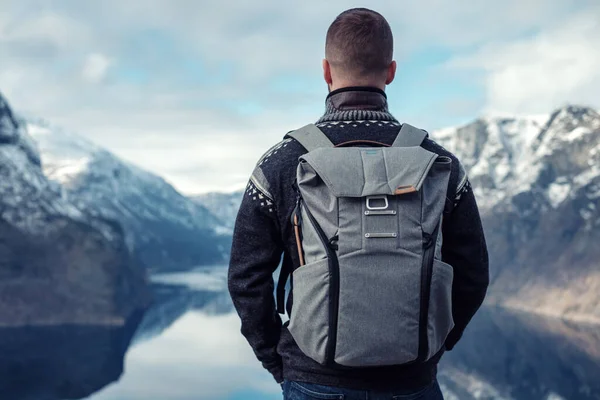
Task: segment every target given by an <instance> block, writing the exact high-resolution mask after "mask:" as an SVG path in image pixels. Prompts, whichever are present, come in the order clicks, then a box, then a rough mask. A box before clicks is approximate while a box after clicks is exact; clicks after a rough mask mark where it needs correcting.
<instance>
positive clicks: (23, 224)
mask: <svg viewBox="0 0 600 400" xmlns="http://www.w3.org/2000/svg"><path fill="white" fill-rule="evenodd" d="M0 176H1V177H2V179H0V293H2V296H0V325H3V326H20V325H25V324H27V325H33V324H46V325H48V324H59V323H88V322H90V321H94V322H95V323H99V324H102V323H115V322H117V321H120V320H122V319H123V318H124V317H125V316H127V315H129V314H130V313H131V312H133V310H134V309H136V308H142V307H145V304H146V303H147V292H146V286H145V279H144V274H143V272H142V270H141V269H140V268H138V266H137V265H136V263H135V262H134V261H133V260H132V258H131V257H130V255H129V252H128V251H127V248H126V245H125V241H124V236H123V232H122V230H121V228H120V226H119V225H118V224H117V223H115V222H113V221H110V220H106V219H103V218H98V217H95V216H92V215H90V214H88V213H87V211H86V210H85V209H80V208H78V207H77V206H76V205H74V204H73V203H71V202H69V201H68V199H66V198H65V197H64V195H63V193H62V191H61V190H60V186H59V185H57V184H55V183H53V182H50V181H49V180H48V179H47V178H46V177H45V176H44V174H43V171H42V168H41V164H40V157H39V154H38V151H37V149H36V147H35V144H34V143H33V141H32V140H31V138H30V137H28V135H27V134H26V132H25V131H24V130H23V128H22V126H21V125H20V124H19V123H18V121H17V120H16V118H15V117H14V114H13V113H12V111H11V109H10V108H9V107H8V104H7V103H6V101H5V100H4V99H3V98H2V96H1V95H0Z"/></svg>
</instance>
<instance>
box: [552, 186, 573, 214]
mask: <svg viewBox="0 0 600 400" xmlns="http://www.w3.org/2000/svg"><path fill="white" fill-rule="evenodd" d="M570 191H571V185H570V184H569V183H556V182H555V183H552V184H551V185H550V186H549V187H548V200H549V201H550V204H551V205H552V208H556V207H558V206H559V205H561V204H562V202H563V201H565V200H566V199H567V197H568V196H569V192H570Z"/></svg>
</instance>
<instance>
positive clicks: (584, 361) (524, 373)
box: [440, 308, 600, 400]
mask: <svg viewBox="0 0 600 400" xmlns="http://www.w3.org/2000/svg"><path fill="white" fill-rule="evenodd" d="M440 371H441V375H442V377H443V379H442V380H443V382H444V383H446V384H447V386H448V388H451V389H452V390H453V391H455V392H456V393H457V394H458V395H457V397H458V398H460V399H463V398H465V399H469V398H472V397H470V396H468V395H467V394H466V393H465V392H471V393H474V392H477V393H479V394H480V397H479V398H483V399H485V398H489V399H495V398H508V399H517V400H521V399H523V400H525V399H527V400H529V399H555V400H558V399H561V398H564V399H576V400H584V399H600V328H599V327H598V326H595V325H586V324H576V323H572V322H567V321H562V320H559V319H554V318H546V317H541V316H536V315H531V314H527V313H518V312H508V311H504V310H500V309H490V308H486V309H483V310H482V311H481V312H480V313H478V314H477V316H476V318H475V319H474V321H473V323H472V324H471V325H470V326H469V328H468V329H467V331H466V332H465V335H464V337H463V339H462V340H461V342H460V344H459V345H458V346H457V348H456V349H455V351H452V352H449V353H448V354H446V356H445V357H444V359H443V362H442V365H441V368H440Z"/></svg>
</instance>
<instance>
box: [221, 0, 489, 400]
mask: <svg viewBox="0 0 600 400" xmlns="http://www.w3.org/2000/svg"><path fill="white" fill-rule="evenodd" d="M325 50H326V58H325V60H323V73H324V74H323V76H324V80H325V82H326V83H327V85H328V87H329V91H330V93H329V95H328V96H327V100H326V112H325V115H323V117H322V118H321V119H319V121H317V127H318V128H319V129H320V130H321V131H323V133H324V134H325V135H326V137H327V139H328V140H327V141H326V142H327V143H329V142H331V143H332V144H333V145H337V144H340V143H342V142H349V141H353V140H370V141H377V142H382V143H384V144H385V145H391V144H392V143H393V142H394V140H395V139H396V137H397V135H398V132H399V131H400V129H401V124H400V123H399V122H398V121H397V120H396V119H395V118H394V117H393V116H392V115H391V114H390V113H389V111H388V106H387V98H386V95H385V92H384V90H383V89H384V88H385V86H386V85H388V84H390V83H391V82H392V81H393V80H394V76H395V73H396V63H395V61H393V58H392V53H393V39H392V33H391V29H390V27H389V24H388V23H387V21H386V20H385V18H383V16H381V15H380V14H378V13H376V12H374V11H371V10H366V9H353V10H348V11H346V12H344V13H342V14H340V15H339V16H338V17H337V18H336V20H335V21H334V22H333V23H332V24H331V26H330V27H329V30H328V31H327V39H326V49H325ZM421 147H422V148H423V149H425V150H427V151H428V152H425V153H427V154H431V153H435V154H437V155H439V156H445V157H448V158H450V160H451V169H450V174H449V175H450V176H449V183H448V188H447V192H446V194H445V197H446V200H445V201H443V203H444V206H443V207H441V208H443V209H444V213H443V217H442V218H441V219H442V225H441V226H442V235H440V236H438V237H439V240H441V243H439V242H438V243H436V246H435V248H436V253H437V254H434V259H437V260H441V261H443V262H445V263H447V264H449V265H450V266H452V269H453V275H454V277H453V282H452V294H451V303H452V305H451V309H452V318H453V320H454V324H455V325H454V328H453V329H452V331H450V333H449V334H448V335H447V337H446V339H445V341H444V340H443V338H442V340H441V341H442V342H445V344H444V345H443V346H440V347H442V350H441V351H439V352H438V353H437V354H436V355H435V356H434V357H432V358H430V359H429V357H427V358H425V359H428V360H427V361H422V360H418V361H419V362H412V363H410V364H406V365H387V364H386V365H377V364H375V365H374V366H370V367H368V368H356V367H353V368H340V367H338V366H334V365H331V363H329V364H327V363H325V364H327V365H328V366H325V365H323V364H321V363H319V362H317V361H315V360H313V359H312V358H311V357H309V356H307V355H306V354H305V353H304V352H303V351H302V350H301V349H300V348H299V347H298V344H297V343H296V341H295V340H294V338H293V337H292V334H291V333H290V330H289V329H288V327H289V323H287V322H286V324H283V325H282V321H281V318H280V316H279V314H278V312H277V309H276V303H275V298H274V296H273V291H274V282H273V277H272V275H273V273H274V272H275V270H276V269H277V267H278V266H279V264H280V262H281V264H282V270H283V271H284V272H293V271H294V270H295V269H297V268H298V267H299V266H300V265H301V264H302V262H301V260H300V255H301V254H302V252H301V251H300V252H299V251H298V249H299V243H298V242H297V241H296V237H295V235H294V228H293V224H292V222H291V216H292V213H293V211H294V208H295V207H296V202H297V199H298V196H299V193H298V185H297V184H296V182H295V179H296V170H297V168H298V163H299V161H298V159H299V157H300V156H302V155H303V154H305V153H306V149H305V148H304V147H303V146H302V145H301V144H300V143H299V142H298V141H297V140H296V139H292V138H288V139H285V140H283V141H282V142H280V143H278V144H277V145H275V146H274V147H272V148H271V149H270V150H269V151H268V152H267V153H265V155H264V156H263V157H262V158H261V159H260V160H259V162H258V164H257V166H256V168H255V170H254V172H253V173H252V177H251V179H250V182H249V184H248V187H247V190H246V194H245V196H244V199H243V201H242V205H241V207H240V211H239V214H238V218H237V221H236V226H235V231H234V238H233V246H232V252H231V263H230V269H229V290H230V293H231V296H232V299H233V302H234V305H235V307H236V309H237V311H238V314H239V315H240V318H241V320H242V333H243V334H244V336H245V337H246V338H247V340H248V341H249V343H250V345H251V346H252V348H253V349H254V352H255V354H256V356H257V358H258V359H259V360H260V361H261V362H262V363H263V366H264V367H265V368H266V369H267V370H269V372H271V374H272V375H273V377H274V378H275V380H276V381H277V382H283V381H284V380H285V382H286V384H285V385H283V388H284V396H285V397H286V398H296V399H304V398H314V397H315V396H316V397H317V398H347V399H349V400H350V399H353V398H357V399H358V398H365V396H369V398H388V397H390V396H388V395H389V394H390V393H392V394H393V393H396V394H398V395H400V394H402V395H404V394H410V395H411V396H413V397H411V398H417V397H415V396H419V397H418V398H423V399H429V398H431V399H439V398H441V394H440V392H439V387H438V386H437V384H436V381H435V377H436V372H437V363H438V361H439V358H440V357H441V356H442V354H443V351H444V349H446V350H450V349H451V348H452V347H453V346H454V345H455V344H456V342H457V341H458V339H459V338H460V336H461V335H462V332H463V330H464V329H465V327H466V325H467V324H468V322H469V321H470V319H471V318H472V317H473V315H474V314H475V312H476V311H477V309H478V308H479V306H480V305H481V303H482V302H483V299H484V297H485V292H486V289H487V285H488V259H487V250H486V246H485V239H484V235H483V229H482V226H481V221H480V217H479V212H478V209H477V205H476V202H475V197H474V195H473V193H472V191H471V190H470V185H469V183H468V180H467V176H466V173H465V171H464V169H463V168H462V167H461V166H460V163H459V161H458V160H457V159H456V157H454V156H453V155H452V154H450V153H449V152H447V151H446V150H444V149H443V148H441V147H440V146H438V145H437V144H435V142H433V141H432V140H431V139H425V140H424V141H423V142H422V144H421ZM430 152H431V153H430ZM324 162H326V160H325V161H324ZM436 218H439V216H437V217H436ZM282 259H283V260H282ZM392 261H393V260H392ZM284 276H286V274H284ZM417 285H418V282H416V281H415V284H413V285H411V288H410V289H411V290H414V289H415V286H417ZM290 286H291V289H290V292H289V294H288V299H287V303H286V308H287V313H288V315H292V316H293V315H294V312H298V309H295V308H294V304H293V291H294V282H293V279H292V281H291V285H290ZM391 293H392V294H393V291H392V292H391ZM379 297H381V296H379ZM384 297H385V298H384V299H383V300H382V299H381V298H380V301H385V302H387V301H389V302H394V301H396V302H398V301H400V300H399V298H400V297H401V296H398V297H394V296H390V297H393V298H389V299H388V298H387V297H388V296H387V295H386V296H384ZM280 300H281V299H280ZM321 303H322V302H321ZM278 305H280V306H281V301H280V302H279V304H278ZM321 306H325V305H323V304H322V305H321ZM299 307H301V306H299ZM405 307H407V308H411V307H414V308H418V307H419V305H415V304H414V302H412V303H410V304H406V305H405ZM392 309H393V308H392ZM300 310H301V309H300ZM280 311H283V310H282V309H281V308H280ZM413 311H414V312H416V310H413ZM300 312H302V311H300ZM350 312H351V311H350ZM375 312H376V311H375ZM388 317H389V318H392V317H394V316H388ZM396 317H397V316H396ZM302 323H303V324H304V325H308V326H303V327H302V329H304V330H305V331H310V330H311V329H314V326H311V324H313V323H314V322H312V321H311V319H310V318H309V319H306V318H305V319H303V322H302ZM400 326H401V323H400ZM356 328H357V329H361V327H360V326H357V327H356ZM372 328H373V327H370V330H369V332H371V334H370V336H373V337H372V338H370V340H372V341H373V342H374V343H375V344H374V346H375V347H374V348H376V349H377V341H378V337H377V336H380V337H382V335H383V334H384V333H385V334H387V333H388V332H381V335H377V334H376V333H375V334H372V332H379V331H378V330H377V329H375V330H373V329H372ZM428 329H429V328H428ZM365 331H366V329H365ZM420 331H421V329H420ZM389 336H390V335H386V337H389ZM398 340H400V339H398ZM388 342H390V343H391V344H390V343H388V345H390V346H391V348H392V349H393V340H392V341H389V340H388ZM304 345H305V346H304V348H306V343H304ZM400 345H402V343H398V346H400ZM378 350H379V351H382V350H381V349H378ZM394 350H395V349H394ZM311 385H313V386H311ZM314 385H320V386H314ZM342 389H343V390H342ZM434 389H435V390H434ZM352 390H357V391H355V392H352ZM365 391H366V392H365ZM342 392H343V395H342ZM365 393H367V394H365ZM424 393H426V395H425V394H424ZM421 394H423V396H421ZM311 396H312V397H311ZM319 396H320V397H319ZM344 396H345V397H344ZM393 396H395V395H393ZM393 396H392V397H393ZM399 398H401V397H399Z"/></svg>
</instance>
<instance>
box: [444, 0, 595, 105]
mask: <svg viewBox="0 0 600 400" xmlns="http://www.w3.org/2000/svg"><path fill="white" fill-rule="evenodd" d="M599 21H600V8H598V7H596V8H592V9H590V10H586V12H585V13H581V14H577V15H573V16H571V17H569V18H566V19H565V20H564V21H563V23H562V24H560V25H559V26H557V27H555V28H553V29H550V30H547V31H543V32H540V33H538V34H537V35H535V36H533V37H530V38H525V39H521V40H517V41H511V42H508V43H493V44H490V45H487V46H484V47H482V48H481V49H479V50H477V51H476V52H475V53H474V54H471V55H469V56H466V57H460V58H457V59H455V60H453V61H451V62H450V64H449V65H450V66H451V67H453V68H459V69H468V70H474V71H478V70H482V71H484V74H483V78H482V84H483V85H484V88H485V90H486V100H487V104H486V109H487V110H486V111H488V112H490V113H495V112H500V113H518V114H523V113H527V114H531V113H545V112H549V111H550V110H551V109H552V108H555V107H559V106H562V105H564V104H566V103H581V104H584V105H592V106H598V105H599V104H600V100H599V98H598V93H600V46H599V45H598V41H599V40H600V22H599Z"/></svg>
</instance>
